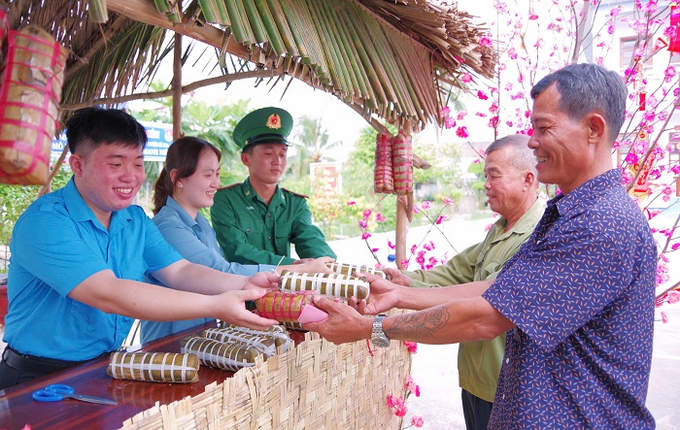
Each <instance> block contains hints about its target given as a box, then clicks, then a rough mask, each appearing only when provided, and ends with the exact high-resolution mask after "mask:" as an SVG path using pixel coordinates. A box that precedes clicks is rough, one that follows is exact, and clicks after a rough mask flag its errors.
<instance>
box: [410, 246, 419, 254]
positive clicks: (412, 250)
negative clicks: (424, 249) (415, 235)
mask: <svg viewBox="0 0 680 430" xmlns="http://www.w3.org/2000/svg"><path fill="white" fill-rule="evenodd" d="M417 248H418V245H415V244H414V245H413V246H411V254H413V253H415V252H416V249H417Z"/></svg>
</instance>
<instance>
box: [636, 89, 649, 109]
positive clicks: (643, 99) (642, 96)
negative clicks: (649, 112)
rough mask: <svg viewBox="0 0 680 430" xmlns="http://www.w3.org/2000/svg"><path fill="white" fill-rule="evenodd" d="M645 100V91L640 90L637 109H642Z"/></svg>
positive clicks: (644, 105)
mask: <svg viewBox="0 0 680 430" xmlns="http://www.w3.org/2000/svg"><path fill="white" fill-rule="evenodd" d="M646 102H647V91H640V94H639V103H638V109H639V110H640V111H644V110H645V107H646Z"/></svg>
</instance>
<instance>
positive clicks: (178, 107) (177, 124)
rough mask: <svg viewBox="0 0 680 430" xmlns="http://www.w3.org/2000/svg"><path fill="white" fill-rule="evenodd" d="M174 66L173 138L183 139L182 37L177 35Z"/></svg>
mask: <svg viewBox="0 0 680 430" xmlns="http://www.w3.org/2000/svg"><path fill="white" fill-rule="evenodd" d="M174 54H175V56H174V59H173V64H172V69H173V70H172V138H173V140H177V139H179V138H180V137H182V35H181V34H180V33H175V52H174Z"/></svg>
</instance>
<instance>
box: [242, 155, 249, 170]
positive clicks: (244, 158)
mask: <svg viewBox="0 0 680 430" xmlns="http://www.w3.org/2000/svg"><path fill="white" fill-rule="evenodd" d="M241 162H242V163H243V164H244V165H245V166H246V167H250V158H249V157H248V154H247V153H245V152H242V153H241Z"/></svg>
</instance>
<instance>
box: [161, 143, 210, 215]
mask: <svg viewBox="0 0 680 430" xmlns="http://www.w3.org/2000/svg"><path fill="white" fill-rule="evenodd" d="M171 175H172V173H171ZM179 184H182V186H181V187H180V186H179ZM219 186H220V161H219V159H218V158H217V154H216V153H215V151H213V150H212V149H210V148H204V149H203V150H202V151H201V154H200V155H199V156H198V162H197V163H196V171H195V172H194V173H193V174H192V175H191V176H187V177H185V178H181V179H178V180H176V181H175V188H174V192H173V198H174V199H175V200H177V202H178V203H179V204H180V205H182V207H183V208H184V209H186V211H187V212H189V214H191V215H192V216H193V217H194V218H196V214H197V213H198V211H199V210H200V209H201V208H209V207H211V206H212V205H213V204H214V203H215V200H214V199H215V191H216V190H217V188H219Z"/></svg>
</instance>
